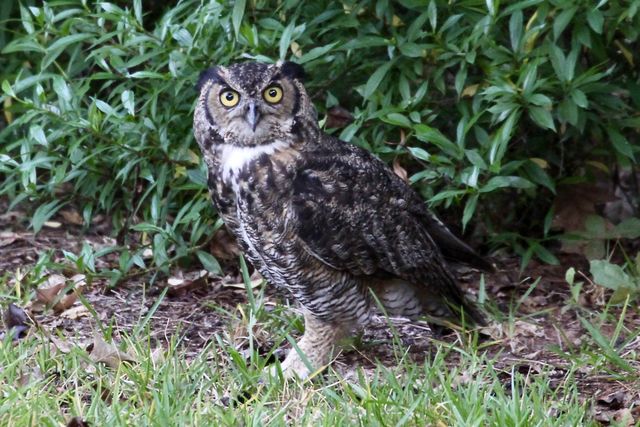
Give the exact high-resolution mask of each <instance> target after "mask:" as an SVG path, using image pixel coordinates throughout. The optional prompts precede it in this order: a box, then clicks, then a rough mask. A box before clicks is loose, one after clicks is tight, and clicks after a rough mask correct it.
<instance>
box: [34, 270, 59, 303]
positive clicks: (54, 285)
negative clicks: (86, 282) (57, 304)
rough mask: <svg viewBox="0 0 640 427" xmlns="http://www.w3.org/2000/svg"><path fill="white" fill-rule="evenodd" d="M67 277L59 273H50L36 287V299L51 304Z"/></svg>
mask: <svg viewBox="0 0 640 427" xmlns="http://www.w3.org/2000/svg"><path fill="white" fill-rule="evenodd" d="M66 281H67V279H66V277H64V276H63V275H61V274H52V275H50V276H49V277H47V280H46V281H45V282H44V283H43V284H42V285H40V286H39V287H38V289H36V299H37V301H38V302H40V303H42V304H44V305H51V304H53V302H54V301H55V300H56V298H57V297H58V294H60V291H61V290H62V289H63V288H64V285H65V283H66Z"/></svg>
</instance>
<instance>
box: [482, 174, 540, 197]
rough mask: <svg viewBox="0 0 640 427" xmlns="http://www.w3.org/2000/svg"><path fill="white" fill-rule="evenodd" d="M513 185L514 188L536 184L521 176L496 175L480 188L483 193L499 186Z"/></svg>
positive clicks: (530, 186)
mask: <svg viewBox="0 0 640 427" xmlns="http://www.w3.org/2000/svg"><path fill="white" fill-rule="evenodd" d="M504 187H513V188H523V189H526V188H533V187H535V185H534V184H533V183H531V181H529V180H526V179H524V178H522V177H519V176H494V177H493V178H491V179H490V180H489V181H488V182H487V183H486V185H484V186H483V187H482V188H480V192H481V193H489V192H491V191H494V190H496V189H498V188H504Z"/></svg>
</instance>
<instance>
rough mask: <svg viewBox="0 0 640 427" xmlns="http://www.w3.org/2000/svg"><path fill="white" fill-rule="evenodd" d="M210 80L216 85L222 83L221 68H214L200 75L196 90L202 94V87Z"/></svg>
mask: <svg viewBox="0 0 640 427" xmlns="http://www.w3.org/2000/svg"><path fill="white" fill-rule="evenodd" d="M209 80H212V81H213V82H214V83H222V82H223V80H222V77H220V67H217V66H214V67H211V68H209V69H207V70H204V71H203V72H201V73H200V77H199V78H198V83H197V84H196V90H197V91H198V92H200V91H201V90H202V86H204V84H205V83H206V82H208V81H209Z"/></svg>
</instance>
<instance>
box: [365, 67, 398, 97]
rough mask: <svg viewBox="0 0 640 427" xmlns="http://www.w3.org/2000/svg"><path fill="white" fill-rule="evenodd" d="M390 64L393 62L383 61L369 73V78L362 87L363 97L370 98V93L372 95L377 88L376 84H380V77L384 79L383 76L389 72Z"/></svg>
mask: <svg viewBox="0 0 640 427" xmlns="http://www.w3.org/2000/svg"><path fill="white" fill-rule="evenodd" d="M391 65H393V62H391V61H389V62H385V63H384V64H382V65H381V66H379V67H378V69H377V70H376V71H375V72H374V73H373V74H372V75H371V77H369V79H368V80H367V84H366V85H365V87H364V93H363V95H362V96H363V97H364V98H365V99H369V98H371V95H373V93H374V92H375V91H376V90H377V89H378V86H380V83H381V82H382V79H384V77H385V76H386V75H387V73H388V72H389V69H390V68H391Z"/></svg>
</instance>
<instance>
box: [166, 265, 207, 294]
mask: <svg viewBox="0 0 640 427" xmlns="http://www.w3.org/2000/svg"><path fill="white" fill-rule="evenodd" d="M184 276H185V273H183V272H182V271H179V275H178V276H172V277H170V278H168V279H167V285H168V288H169V290H168V294H169V295H170V296H173V297H175V296H180V295H184V294H186V293H187V292H193V291H195V290H196V289H199V288H203V287H205V286H206V285H207V276H208V272H207V270H199V271H193V272H188V273H186V276H187V277H184Z"/></svg>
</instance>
